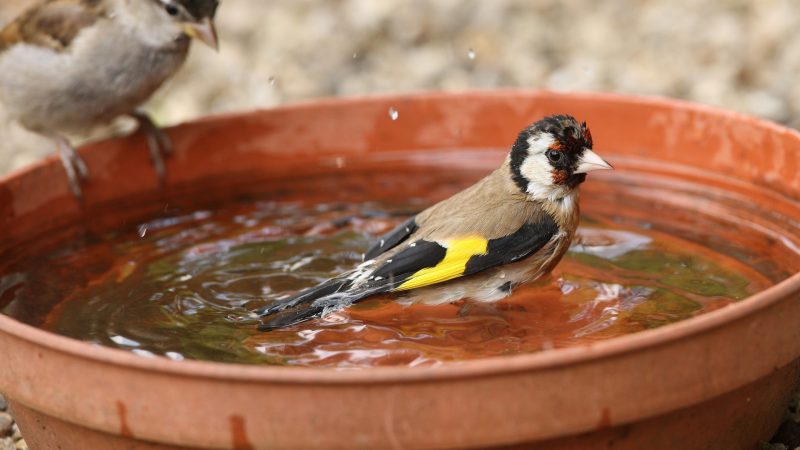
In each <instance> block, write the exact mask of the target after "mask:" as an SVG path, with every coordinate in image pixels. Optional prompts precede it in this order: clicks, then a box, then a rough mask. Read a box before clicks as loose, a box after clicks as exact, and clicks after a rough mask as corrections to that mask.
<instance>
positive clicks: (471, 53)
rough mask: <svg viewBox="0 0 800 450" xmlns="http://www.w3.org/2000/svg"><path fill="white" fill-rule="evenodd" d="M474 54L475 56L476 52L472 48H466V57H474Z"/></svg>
mask: <svg viewBox="0 0 800 450" xmlns="http://www.w3.org/2000/svg"><path fill="white" fill-rule="evenodd" d="M475 56H477V53H475V50H474V49H469V50H467V58H469V59H475Z"/></svg>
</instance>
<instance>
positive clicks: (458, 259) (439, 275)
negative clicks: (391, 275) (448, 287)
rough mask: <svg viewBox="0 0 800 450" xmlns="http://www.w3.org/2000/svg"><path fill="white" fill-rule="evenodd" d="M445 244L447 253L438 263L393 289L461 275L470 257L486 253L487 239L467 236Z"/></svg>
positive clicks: (397, 289) (450, 278) (433, 282)
mask: <svg viewBox="0 0 800 450" xmlns="http://www.w3.org/2000/svg"><path fill="white" fill-rule="evenodd" d="M445 244H446V247H447V253H445V256H444V259H442V261H441V262H440V263H439V264H437V265H435V266H433V267H428V268H425V269H422V270H420V271H418V272H416V273H414V275H411V277H409V279H408V280H406V281H405V282H404V283H403V284H401V285H400V286H398V287H397V288H396V289H394V290H395V291H407V290H409V289H416V288H419V287H423V286H429V285H431V284H436V283H441V282H443V281H447V280H452V279H453V278H458V277H460V276H462V275H463V274H464V271H465V270H466V268H467V262H468V261H469V259H470V258H472V257H473V256H476V255H485V254H486V248H487V245H488V244H489V241H487V240H486V239H484V238H482V237H479V236H468V237H464V238H457V239H451V240H449V241H447V242H446V243H445Z"/></svg>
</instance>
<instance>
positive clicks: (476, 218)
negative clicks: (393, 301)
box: [413, 160, 577, 240]
mask: <svg viewBox="0 0 800 450" xmlns="http://www.w3.org/2000/svg"><path fill="white" fill-rule="evenodd" d="M509 174H510V167H509V161H508V160H506V161H505V162H504V163H503V165H501V166H500V167H499V168H498V169H497V170H495V171H494V172H492V173H491V174H489V175H488V176H487V177H486V178H484V179H482V180H480V181H478V182H477V183H476V184H474V185H472V186H471V187H469V188H467V189H465V190H463V191H461V192H459V193H458V194H455V195H453V196H452V197H450V198H448V199H446V200H444V201H442V202H440V203H438V204H436V205H434V206H432V207H431V208H429V209H427V210H425V211H424V212H422V213H420V214H419V215H418V216H417V218H416V222H417V223H418V224H419V228H420V232H418V233H417V234H414V236H413V238H414V239H429V240H439V239H448V238H452V237H455V236H459V235H464V234H479V235H480V236H484V237H486V238H487V239H496V238H500V237H503V236H507V235H509V234H511V233H513V232H515V231H517V230H518V229H519V228H520V227H522V225H524V224H525V223H531V222H538V221H540V220H542V218H543V215H544V214H550V215H551V216H552V217H553V218H554V219H555V221H556V223H558V225H559V228H561V229H565V230H567V231H568V230H569V229H574V228H575V224H576V223H577V203H576V206H575V211H566V210H563V208H559V207H557V205H550V204H548V203H550V202H535V201H532V200H530V198H529V197H528V196H527V195H526V194H525V193H523V192H521V191H520V190H519V188H518V187H517V185H516V184H515V183H514V181H513V180H512V179H511V177H510V175H509Z"/></svg>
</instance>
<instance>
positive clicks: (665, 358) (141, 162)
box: [0, 91, 800, 450]
mask: <svg viewBox="0 0 800 450" xmlns="http://www.w3.org/2000/svg"><path fill="white" fill-rule="evenodd" d="M390 108H395V109H396V110H397V111H398V112H399V117H398V118H397V120H392V118H391V117H390V115H389V113H388V111H389V109H390ZM551 113H569V114H573V115H575V116H577V117H579V118H581V119H582V120H586V121H587V122H588V123H589V124H590V126H591V129H592V132H593V134H594V140H595V147H596V149H598V150H599V151H600V152H601V153H602V154H603V155H604V156H607V157H608V159H609V160H610V161H611V162H612V163H613V164H614V165H615V166H616V168H617V170H616V171H614V172H613V173H603V174H598V175H594V174H593V175H592V177H590V178H591V179H590V180H589V182H587V183H586V184H585V185H584V189H583V200H582V202H583V204H584V205H587V207H588V205H597V206H596V207H598V208H600V207H602V205H606V207H615V208H624V207H626V205H624V204H619V205H615V204H614V202H613V199H614V198H615V197H614V192H617V191H620V190H626V191H627V192H628V193H629V194H631V195H634V196H635V195H639V196H640V198H644V199H648V198H650V199H652V198H653V197H656V199H655V200H654V201H658V202H660V204H663V205H668V206H669V205H671V207H666V208H662V209H661V210H660V212H659V214H672V215H674V216H676V218H677V219H676V220H678V219H679V220H678V222H680V223H684V224H686V226H691V224H692V218H693V217H696V215H697V214H701V213H702V214H707V215H711V216H714V217H717V218H719V219H720V220H722V221H723V222H721V223H735V224H737V227H736V229H735V230H734V229H733V228H731V229H726V228H724V227H721V228H720V229H719V230H710V231H709V232H713V233H714V236H715V239H721V240H723V241H724V240H725V239H730V240H731V241H734V242H736V243H737V245H740V246H746V248H749V249H751V250H754V251H757V252H759V254H761V255H763V263H764V264H767V265H771V267H779V268H780V269H781V270H782V271H783V272H784V273H785V274H786V276H785V277H784V278H783V280H782V281H779V282H777V283H776V284H775V285H774V286H772V287H771V288H769V289H767V290H765V291H763V292H760V293H758V294H757V295H753V296H752V297H750V298H748V299H746V300H743V301H741V302H739V303H736V304H734V305H731V306H728V307H725V308H723V309H720V310H717V311H714V312H711V313H708V314H705V315H702V316H700V317H696V318H693V319H690V320H686V321H683V322H680V323H677V324H673V325H668V326H664V327H661V328H658V329H654V330H649V331H645V332H641V333H636V334H632V335H627V336H624V337H620V338H614V339H610V340H607V341H599V342H597V343H595V344H593V345H588V346H582V347H576V348H568V349H558V350H552V351H543V352H541V353H537V354H524V355H517V356H508V357H497V358H486V359H481V360H475V361H468V362H464V363H459V364H449V365H444V366H439V367H420V368H407V367H393V368H391V367H390V368H375V369H370V370H357V371H337V370H332V369H310V368H290V367H266V366H264V367H261V366H244V365H234V364H218V363H208V362H197V361H181V362H176V361H170V360H167V359H163V358H142V357H139V356H135V355H133V354H129V353H126V352H123V351H120V350H114V349H107V348H99V347H97V346H92V345H89V344H86V343H82V342H78V341H75V340H71V339H68V338H64V337H60V336H56V335H53V334H50V333H47V332H44V331H41V330H39V329H36V328H33V327H30V326H27V325H24V324H22V323H20V322H18V321H16V320H12V319H11V318H9V317H6V316H0V390H2V391H3V392H4V393H5V394H6V395H7V396H8V398H9V399H10V401H11V406H12V409H13V411H14V414H15V415H16V417H17V419H18V421H19V424H20V427H21V428H22V431H23V434H24V435H25V437H26V439H27V441H28V442H29V444H30V445H31V447H32V448H33V449H63V450H67V449H76V450H77V449H81V450H82V449H108V450H114V449H165V448H177V447H182V448H211V449H267V448H269V449H290V448H318V449H336V448H342V449H350V448H365V449H376V448H465V447H504V446H520V448H536V449H593V448H604V449H605V448H614V449H636V450H641V449H648V450H657V449H670V450H673V449H727V450H730V449H752V448H755V446H756V445H757V442H758V441H759V440H763V439H767V438H768V437H769V436H770V434H771V433H772V432H773V431H774V430H775V428H776V427H777V425H778V423H779V421H780V419H781V416H782V412H783V410H784V407H785V406H786V402H787V399H788V397H789V394H790V392H791V390H792V388H793V386H794V385H795V384H796V382H797V380H798V372H799V370H798V369H799V368H800V365H798V362H799V361H800V327H798V326H797V322H798V318H800V274H798V270H799V269H800V256H798V246H800V232H798V224H800V205H798V202H797V201H795V199H796V198H798V197H799V196H800V162H799V161H800V135H798V133H796V132H794V131H791V130H788V129H785V128H781V127H779V126H776V125H773V124H770V123H766V122H762V121H759V120H755V119H753V118H749V117H745V116H741V115H738V114H733V113H729V112H724V111H719V110H714V109H710V108H706V107H700V106H696V105H691V104H687V103H683V102H677V101H671V100H665V99H647V98H635V97H624V96H613V95H594V94H575V95H567V94H554V93H547V92H526V91H499V92H482V93H460V94H419V95H408V96H391V97H382V98H370V99H360V100H341V101H326V102H316V103H311V104H305V105H298V106H290V107H285V108H279V109H275V110H270V111H261V112H254V113H245V114H238V115H231V116H224V117H218V118H211V119H207V120H202V121H198V122H195V123H191V124H186V125H182V126H179V127H176V128H174V129H172V130H171V134H172V137H173V140H174V142H175V144H176V146H177V149H176V150H177V153H176V155H175V156H174V157H172V158H171V159H170V160H169V167H168V172H169V177H168V181H167V185H166V186H165V188H164V189H160V188H159V186H158V183H157V182H156V179H155V175H154V174H153V171H152V168H151V166H150V164H149V161H148V157H147V152H146V151H145V150H144V140H143V138H142V137H141V136H139V135H137V136H133V137H129V138H122V139H115V140H109V141H105V142H101V143H98V144H95V145H92V146H89V147H87V148H84V149H82V151H81V154H82V155H83V156H84V157H85V159H86V161H87V162H88V164H89V166H90V167H91V168H92V170H93V173H94V178H93V179H92V180H91V182H90V184H89V185H87V188H86V203H85V205H84V206H83V207H81V206H80V205H78V204H77V203H76V202H75V201H74V200H73V199H72V198H71V196H70V194H69V191H68V188H67V184H66V180H65V177H64V174H63V171H62V169H61V166H60V164H59V163H58V161H57V160H56V159H55V158H50V159H48V160H46V161H44V162H42V163H40V164H38V165H35V166H33V167H30V168H28V169H25V170H23V171H20V172H18V173H15V174H11V175H9V176H7V177H5V178H2V179H0V236H1V237H2V240H1V241H0V256H1V257H2V259H0V261H2V262H0V274H2V273H3V271H5V270H7V268H8V267H10V265H12V264H13V263H14V261H16V260H17V259H19V258H20V257H21V255H25V254H30V253H31V252H36V251H39V250H40V249H43V248H46V247H48V246H50V245H52V244H53V243H55V242H57V241H59V240H61V239H63V238H64V236H66V235H68V234H70V233H71V232H73V231H74V230H75V229H77V228H81V229H87V228H88V229H95V228H96V229H103V228H108V227H115V226H120V224H121V223H123V222H124V221H125V220H133V219H134V218H136V217H141V216H142V215H144V214H147V213H148V212H150V211H155V210H158V209H159V208H162V207H163V205H164V203H165V202H169V203H173V204H184V205H189V206H191V204H193V202H197V203H201V202H210V201H224V200H225V199H230V198H233V197H234V196H241V195H247V194H259V195H262V194H263V193H265V192H266V193H269V192H271V191H270V190H271V189H272V190H274V189H276V188H275V186H283V187H281V189H293V188H294V189H304V190H306V191H307V192H309V195H312V194H313V193H314V192H319V191H321V190H326V191H328V192H330V191H335V190H336V189H365V190H366V191H365V192H367V193H368V192H369V186H366V187H365V186H350V185H348V181H347V180H348V177H347V174H349V173H355V172H364V171H369V170H376V169H377V168H383V169H384V170H385V168H386V164H389V163H390V164H391V167H393V170H398V171H399V170H402V171H408V173H409V180H413V173H414V171H420V170H424V171H430V170H440V171H442V173H443V174H446V173H447V171H448V169H452V168H458V169H459V170H461V169H469V168H470V167H471V168H472V169H474V170H475V171H476V173H478V172H480V171H485V170H488V169H489V168H490V167H492V166H493V165H495V164H497V162H498V161H499V160H500V159H501V158H502V156H503V155H504V153H505V152H506V151H507V149H508V148H509V145H510V144H511V143H512V142H513V139H514V138H515V137H516V134H517V133H518V131H519V130H520V129H522V127H523V126H525V125H526V124H528V123H530V122H531V121H533V120H535V119H537V118H539V117H541V116H543V115H546V114H551ZM455 148H460V149H464V148H466V149H470V150H471V151H473V152H472V153H473V154H475V155H478V156H481V155H485V158H483V157H478V158H466V159H463V160H455V159H454V158H446V157H433V156H431V150H436V151H437V152H439V153H438V154H441V152H446V151H447V149H455ZM387 161H388V162H387ZM326 174H328V175H330V174H338V175H337V177H334V178H331V177H330V176H323V175H326ZM659 183H666V184H665V185H669V186H672V188H670V189H659V188H658V186H659ZM292 186H294V187H292ZM675 186H678V187H679V188H677V189H676V188H674V187H675ZM670 192H672V194H670ZM397 195H403V193H402V192H399V193H398V194H397ZM609 205H610V206H609ZM631 213H632V214H633V213H635V212H631ZM741 230H745V232H741ZM734 231H735V232H734Z"/></svg>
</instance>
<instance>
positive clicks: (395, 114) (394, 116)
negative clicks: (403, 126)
mask: <svg viewBox="0 0 800 450" xmlns="http://www.w3.org/2000/svg"><path fill="white" fill-rule="evenodd" d="M389 117H390V118H391V119H392V120H397V119H398V118H399V117H400V113H399V112H397V110H396V109H395V108H394V107H391V108H389Z"/></svg>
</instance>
